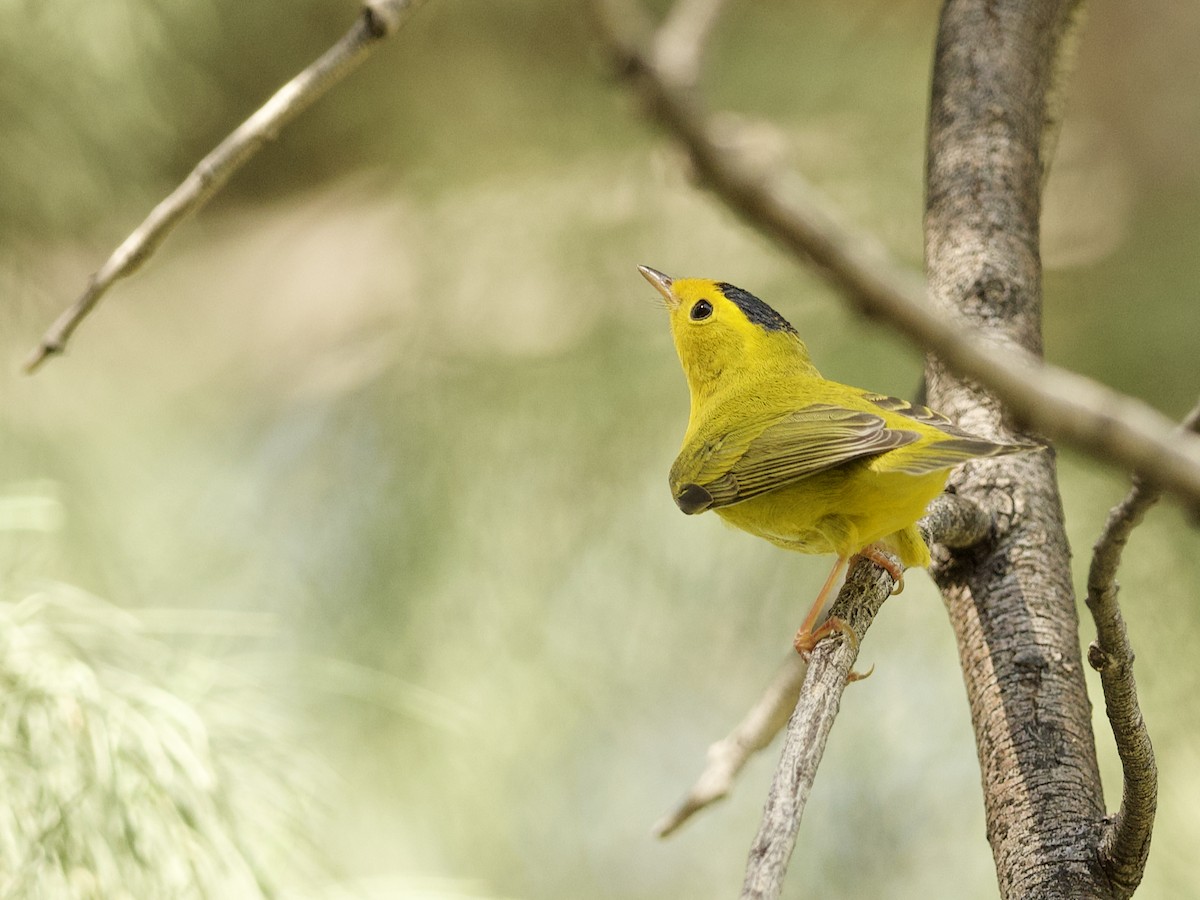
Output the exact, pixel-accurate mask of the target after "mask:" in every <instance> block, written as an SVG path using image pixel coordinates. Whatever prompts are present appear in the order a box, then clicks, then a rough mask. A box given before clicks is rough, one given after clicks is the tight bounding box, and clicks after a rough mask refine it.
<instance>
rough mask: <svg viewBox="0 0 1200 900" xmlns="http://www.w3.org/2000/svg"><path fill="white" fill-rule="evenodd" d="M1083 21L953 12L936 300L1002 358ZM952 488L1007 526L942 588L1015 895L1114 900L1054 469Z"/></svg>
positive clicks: (1031, 300)
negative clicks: (996, 347)
mask: <svg viewBox="0 0 1200 900" xmlns="http://www.w3.org/2000/svg"><path fill="white" fill-rule="evenodd" d="M1076 6H1077V4H1076V3H1075V2H1069V0H949V2H947V3H946V5H945V8H944V9H943V12H942V19H941V25H940V29H939V33H938V41H937V51H936V61H935V68H934V77H933V93H932V102H931V107H930V124H929V157H928V161H927V173H926V174H927V183H926V185H927V187H926V189H927V198H926V217H925V233H926V238H925V252H926V267H927V271H928V277H929V285H930V291H931V294H932V296H933V298H934V301H935V302H936V303H938V304H940V305H943V306H945V307H947V308H952V309H954V310H955V311H956V312H957V313H958V314H959V315H961V316H963V317H964V318H965V320H966V321H967V323H968V324H969V325H970V326H971V327H973V328H975V329H978V330H979V332H981V333H982V334H985V335H987V336H988V337H989V338H990V339H992V340H994V341H996V342H997V343H999V344H1001V345H1004V344H1012V345H1019V346H1021V347H1024V348H1025V349H1027V350H1030V351H1033V352H1035V353H1038V354H1040V353H1041V350H1042V339H1041V262H1040V258H1039V254H1038V217H1039V213H1040V207H1041V186H1042V182H1043V175H1044V171H1045V170H1046V169H1047V168H1048V166H1049V159H1048V158H1044V157H1047V156H1048V155H1049V153H1050V152H1052V150H1051V148H1050V144H1052V142H1053V141H1052V134H1053V132H1054V131H1055V130H1056V123H1055V121H1054V120H1055V111H1054V110H1053V108H1052V107H1053V102H1052V99H1053V98H1052V96H1051V93H1050V92H1051V89H1052V82H1053V81H1054V80H1055V77H1056V73H1057V69H1058V67H1059V60H1060V59H1061V55H1060V52H1061V44H1062V42H1063V38H1064V35H1065V34H1066V33H1067V32H1068V31H1069V30H1070V28H1071V25H1072V19H1073V16H1074V14H1075V11H1076ZM1047 135H1051V138H1050V139H1047ZM927 381H928V388H929V397H930V405H931V406H933V407H934V408H935V409H938V410H941V411H942V412H945V413H947V414H949V415H951V416H953V417H954V418H956V419H958V421H960V422H961V423H962V424H963V425H964V426H965V427H967V428H968V429H970V430H971V431H976V432H980V433H985V434H987V433H994V432H995V431H996V429H997V428H998V427H1003V426H1001V424H1000V417H999V411H998V408H997V405H996V403H995V401H994V400H993V399H992V398H991V397H989V396H987V395H986V394H984V393H982V392H981V391H980V390H979V389H978V388H977V387H976V386H974V385H972V384H970V383H967V382H964V381H962V380H961V379H958V378H956V377H954V376H952V375H950V374H949V373H948V372H947V371H946V370H945V369H944V368H943V367H942V366H940V365H939V364H938V362H937V360H930V362H929V365H928V367H927ZM1010 424H1011V423H1010ZM954 484H955V486H956V488H957V490H958V491H959V492H960V493H961V494H963V495H964V496H966V497H969V498H970V499H972V500H975V501H976V502H978V503H979V504H981V505H982V506H983V507H984V508H985V509H987V510H990V511H992V512H993V513H994V514H995V516H996V521H997V536H996V538H995V539H994V540H993V541H991V542H986V543H984V544H983V545H981V546H980V547H979V548H977V549H976V550H975V551H973V552H968V553H965V554H962V555H957V556H954V557H953V558H951V559H949V560H948V561H947V560H946V559H942V560H941V561H940V562H939V564H938V565H937V566H936V567H935V571H934V574H935V578H936V579H937V581H938V583H939V585H940V586H941V588H942V592H943V594H944V597H945V600H946V604H947V607H948V609H949V612H950V619H951V622H952V623H953V626H954V631H955V634H956V636H957V641H958V649H959V654H960V658H961V662H962V668H963V677H964V680H965V682H966V688H967V696H968V700H969V703H970V709H971V720H972V724H973V726H974V729H975V739H976V744H977V747H978V751H979V763H980V767H981V770H982V776H983V786H984V799H985V808H986V815H987V836H988V840H989V842H990V843H991V846H992V853H993V855H994V857H995V862H996V870H997V875H998V879H999V885H1000V893H1001V896H1002V897H1005V898H1017V897H1021V898H1024V897H1036V898H1050V897H1070V898H1085V897H1111V896H1114V893H1113V890H1112V888H1111V886H1110V885H1109V884H1108V883H1107V881H1106V879H1105V877H1104V874H1103V872H1102V871H1101V868H1100V865H1099V857H1098V853H1097V847H1098V844H1099V837H1100V830H1101V825H1102V820H1103V816H1104V807H1103V796H1102V793H1101V788H1100V777H1099V772H1098V770H1097V765H1096V757H1095V742H1094V738H1093V734H1092V728H1091V716H1090V713H1091V706H1090V704H1089V701H1088V698H1087V693H1086V688H1085V684H1084V671H1083V661H1082V660H1081V658H1080V646H1079V622H1078V618H1077V615H1076V606H1075V597H1074V594H1073V591H1072V587H1071V570H1070V549H1069V547H1068V545H1067V538H1066V534H1065V531H1064V528H1063V516H1062V508H1061V503H1060V499H1059V493H1058V485H1057V480H1056V476H1055V464H1054V456H1053V453H1052V452H1050V451H1047V452H1044V453H1036V454H1024V455H1021V456H1016V457H1007V458H1005V459H1002V460H996V461H982V462H978V463H974V464H971V465H968V466H966V467H964V468H963V469H961V470H960V471H959V472H958V473H957V474H956V476H955V478H954Z"/></svg>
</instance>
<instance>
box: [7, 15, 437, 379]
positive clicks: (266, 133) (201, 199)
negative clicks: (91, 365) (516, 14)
mask: <svg viewBox="0 0 1200 900" xmlns="http://www.w3.org/2000/svg"><path fill="white" fill-rule="evenodd" d="M419 3H420V0H367V2H366V3H364V6H363V11H362V14H361V15H360V16H359V17H358V19H356V20H355V23H354V25H353V27H352V28H351V29H350V30H349V31H347V32H346V34H344V35H343V36H342V37H341V38H340V39H339V40H338V41H337V43H335V44H334V45H333V46H332V47H330V48H329V49H328V50H326V51H325V53H323V54H322V55H321V56H320V57H319V58H318V59H317V60H316V61H315V62H313V63H312V64H311V65H309V66H308V67H307V68H306V69H304V71H302V72H300V74H298V75H296V76H295V77H294V78H293V79H292V80H291V81H289V82H288V83H287V84H285V85H284V86H283V87H281V88H280V89H279V90H278V91H276V92H275V94H274V96H272V97H271V99H270V100H268V101H267V102H266V103H264V104H263V105H262V106H261V107H260V108H259V109H258V110H257V111H256V112H255V113H254V114H253V115H252V116H250V118H248V119H247V120H246V121H245V122H243V123H242V124H241V125H239V126H238V127H237V128H236V129H235V130H234V131H233V132H232V133H231V134H230V135H229V136H228V137H226V138H225V140H223V141H221V143H220V144H218V145H217V146H216V147H215V148H214V149H213V150H212V151H211V152H210V153H209V154H208V155H207V156H205V157H204V158H203V159H202V160H200V162H199V163H197V164H196V167H195V168H194V169H192V171H191V172H190V173H188V176H187V177H186V178H185V179H184V180H183V182H182V183H181V184H180V185H179V186H178V187H177V188H175V190H173V191H172V192H171V193H170V194H169V195H168V196H167V197H166V198H165V199H164V200H162V201H161V202H160V203H159V204H158V205H157V206H156V207H154V209H153V210H151V212H150V215H149V216H147V217H146V219H145V221H144V222H142V224H141V225H139V226H138V227H137V228H136V229H134V231H133V232H132V233H131V234H130V235H129V236H128V237H127V238H125V240H124V241H122V242H121V245H120V246H119V247H117V249H116V250H114V251H113V253H112V255H111V256H110V257H109V258H108V260H107V262H105V263H104V265H103V266H101V267H100V268H99V269H98V270H97V271H96V272H95V274H93V275H92V277H91V278H90V279H89V280H88V285H87V288H86V289H85V290H84V292H83V293H82V294H81V295H80V296H79V298H78V299H77V300H76V301H75V302H74V303H73V304H72V305H71V306H70V307H68V308H67V309H66V310H65V311H64V312H63V313H62V315H60V316H59V317H58V318H57V319H56V320H55V321H54V324H53V325H51V326H50V328H49V329H48V330H47V331H46V333H45V334H44V335H43V336H42V339H41V341H40V342H39V343H38V345H37V346H36V347H34V349H33V350H32V351H31V352H30V353H29V355H28V356H27V357H26V359H25V362H24V364H23V368H24V369H25V371H26V372H28V373H32V372H35V371H36V370H37V369H38V367H39V366H41V365H42V363H44V362H45V361H46V360H47V359H49V358H50V357H51V356H56V355H58V354H61V353H62V352H63V350H65V349H66V345H67V341H69V340H70V338H71V335H72V333H74V331H75V329H76V328H78V327H79V324H80V323H81V322H82V321H83V320H84V319H85V318H86V317H87V315H88V314H89V313H90V312H91V311H92V310H93V309H94V308H95V306H96V304H97V303H99V302H100V298H101V297H103V296H104V294H105V293H106V292H107V291H108V289H109V288H110V287H112V285H113V283H114V282H116V281H117V280H119V279H121V278H124V277H125V276H127V275H132V274H133V273H134V272H136V271H137V270H138V268H139V267H140V266H141V265H142V263H144V262H145V261H146V260H147V259H148V258H149V257H150V256H151V255H152V254H153V253H154V251H155V250H156V249H158V245H159V244H161V243H162V241H163V239H164V238H165V237H166V236H167V235H168V234H170V233H171V231H172V230H174V228H175V226H176V225H178V224H179V223H180V222H181V221H182V220H183V219H184V218H185V217H187V216H188V215H190V214H191V213H194V212H195V211H196V210H198V209H199V208H200V207H201V206H203V205H204V204H205V203H206V202H207V201H208V200H209V199H210V198H211V197H212V196H213V195H214V194H216V193H217V191H219V190H220V189H221V187H222V186H223V185H224V184H225V182H226V181H228V180H229V177H230V176H231V175H232V174H233V173H234V172H236V171H237V170H238V169H239V168H241V166H242V165H243V164H244V163H245V162H246V161H247V160H249V159H250V158H251V157H253V156H254V155H255V154H256V153H258V151H259V150H261V149H262V148H263V146H264V145H265V144H266V143H267V142H268V141H271V140H273V139H274V138H275V137H276V135H278V133H279V131H280V129H282V128H283V127H284V126H285V125H287V124H288V123H289V122H290V121H291V120H292V119H294V118H295V117H296V116H297V115H299V114H300V113H301V112H303V111H304V110H305V109H307V108H308V106H309V105H310V104H311V103H312V102H313V101H314V100H316V99H317V98H318V97H320V96H321V95H322V94H324V93H325V91H327V90H328V89H329V88H330V87H332V86H333V85H334V84H336V83H337V82H339V81H341V80H342V78H344V77H345V76H346V75H348V74H349V73H350V72H351V71H353V70H354V69H355V68H356V67H357V66H358V64H359V63H361V62H362V61H363V60H364V59H366V57H367V55H368V54H369V53H370V52H371V51H372V50H374V49H375V47H376V46H378V45H379V43H380V42H381V41H382V40H383V39H385V38H387V37H389V36H391V35H392V34H394V33H395V32H396V31H397V30H398V29H399V27H400V26H401V24H403V23H404V21H405V20H406V19H407V18H408V16H409V15H410V14H411V13H412V12H413V11H414V10H415V9H416V7H417V6H418V5H419Z"/></svg>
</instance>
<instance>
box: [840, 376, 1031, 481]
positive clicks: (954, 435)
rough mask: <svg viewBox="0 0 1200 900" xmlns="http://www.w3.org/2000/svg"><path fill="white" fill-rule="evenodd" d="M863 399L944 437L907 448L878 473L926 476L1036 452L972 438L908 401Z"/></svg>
mask: <svg viewBox="0 0 1200 900" xmlns="http://www.w3.org/2000/svg"><path fill="white" fill-rule="evenodd" d="M863 398H864V399H866V400H869V401H871V402H872V403H874V404H875V405H876V406H878V407H879V408H880V409H885V410H887V411H889V412H897V413H900V414H901V415H903V416H907V417H908V418H910V419H914V420H916V421H917V422H920V423H922V424H924V425H932V426H934V427H935V428H937V429H938V430H939V431H941V432H942V433H943V434H944V435H945V439H943V440H931V441H926V442H924V443H923V444H921V445H920V446H918V447H910V448H909V449H907V450H905V451H904V452H903V453H893V454H891V455H890V456H888V457H886V458H885V459H881V460H880V461H879V464H878V469H879V471H881V472H903V473H904V474H906V475H925V474H928V473H930V472H937V471H939V470H941V469H952V468H954V467H955V466H957V465H958V464H959V463H964V462H966V461H967V460H968V459H978V458H980V457H983V456H1003V455H1005V454H1006V453H1020V452H1022V451H1025V450H1035V449H1037V445H1036V444H1027V443H1022V442H1016V443H1001V442H998V441H990V440H988V439H987V438H982V437H979V436H978V435H974V434H971V433H970V432H969V431H966V430H964V429H962V428H960V427H959V426H957V425H955V424H954V423H953V422H951V421H950V420H949V419H947V418H946V417H945V416H943V415H942V414H941V413H937V412H934V411H933V410H931V409H928V408H926V407H924V406H916V405H914V404H912V403H909V402H908V401H907V400H900V399H898V398H896V397H888V396H885V395H883V394H864V395H863Z"/></svg>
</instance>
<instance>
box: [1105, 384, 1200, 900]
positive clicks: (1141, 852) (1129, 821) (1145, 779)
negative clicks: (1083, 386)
mask: <svg viewBox="0 0 1200 900" xmlns="http://www.w3.org/2000/svg"><path fill="white" fill-rule="evenodd" d="M1181 427H1182V428H1185V429H1188V430H1189V431H1196V430H1197V429H1200V405H1197V406H1196V407H1195V408H1193V409H1192V411H1191V412H1190V413H1188V415H1187V417H1186V418H1185V419H1184V420H1183V423H1182V425H1181ZM1161 495H1162V491H1161V490H1159V489H1158V488H1157V487H1154V486H1153V485H1150V484H1147V483H1146V482H1144V481H1143V480H1141V479H1140V478H1135V479H1134V482H1133V486H1132V487H1131V488H1130V489H1129V493H1128V494H1126V495H1125V498H1124V499H1123V500H1122V501H1121V502H1120V503H1118V504H1117V505H1116V506H1114V507H1113V508H1112V510H1111V511H1110V512H1109V514H1108V520H1107V521H1106V522H1105V524H1104V529H1103V531H1102V532H1101V533H1100V537H1099V538H1098V539H1097V540H1096V544H1095V546H1094V548H1093V550H1092V562H1091V566H1090V568H1089V569H1088V590H1087V605H1088V609H1089V610H1090V611H1091V613H1092V619H1093V620H1094V621H1095V623H1096V640H1095V641H1094V642H1093V643H1092V645H1091V646H1090V647H1089V648H1088V662H1089V663H1090V664H1091V666H1092V668H1093V669H1095V670H1096V671H1097V672H1099V673H1100V684H1101V687H1102V689H1103V691H1104V707H1105V711H1106V712H1107V713H1108V720H1109V723H1110V724H1111V726H1112V731H1113V738H1114V739H1115V741H1116V744H1117V753H1118V755H1119V756H1120V758H1121V780H1122V785H1121V807H1120V809H1119V810H1118V812H1117V814H1116V815H1115V816H1113V817H1112V819H1111V820H1110V821H1108V822H1106V823H1105V826H1104V831H1103V833H1102V835H1101V839H1100V859H1101V864H1102V865H1103V866H1104V869H1105V871H1106V872H1107V873H1108V875H1109V878H1110V879H1111V880H1112V882H1113V884H1115V885H1117V886H1118V887H1119V888H1120V889H1121V890H1123V891H1126V892H1127V895H1132V894H1133V891H1134V889H1135V888H1136V887H1137V886H1138V884H1140V883H1141V880H1142V873H1143V872H1144V871H1145V867H1146V859H1147V858H1148V856H1149V853H1150V836H1151V833H1152V831H1153V828H1154V816H1155V812H1156V810H1157V808H1158V768H1157V766H1156V765H1155V761H1154V748H1153V746H1152V745H1151V743H1150V735H1149V733H1148V732H1147V730H1146V723H1145V720H1144V719H1143V718H1142V712H1141V707H1140V705H1139V703H1138V696H1137V683H1136V681H1135V680H1134V676H1133V660H1134V654H1133V647H1132V646H1131V645H1130V642H1129V632H1128V631H1127V629H1126V627H1125V619H1124V617H1123V616H1122V615H1121V608H1120V605H1119V604H1118V602H1117V592H1118V585H1117V580H1116V577H1117V569H1118V567H1119V566H1120V564H1121V555H1122V552H1123V551H1124V549H1125V544H1126V543H1127V542H1128V541H1129V537H1130V535H1131V534H1132V533H1133V529H1134V528H1136V527H1137V526H1138V525H1139V524H1140V523H1141V521H1142V519H1143V518H1144V517H1145V515H1146V512H1147V511H1148V510H1149V509H1150V507H1151V506H1153V505H1154V504H1155V503H1156V502H1158V499H1159V497H1160V496H1161Z"/></svg>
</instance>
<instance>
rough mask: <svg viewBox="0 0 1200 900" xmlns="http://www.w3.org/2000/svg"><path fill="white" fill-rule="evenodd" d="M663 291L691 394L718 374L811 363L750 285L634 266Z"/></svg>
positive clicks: (704, 389)
mask: <svg viewBox="0 0 1200 900" xmlns="http://www.w3.org/2000/svg"><path fill="white" fill-rule="evenodd" d="M638 271H639V272H641V273H642V275H643V276H644V277H645V279H646V280H647V281H649V282H650V283H651V284H652V285H654V287H655V289H656V290H657V291H658V292H659V294H661V295H662V299H663V305H664V306H666V308H667V313H668V315H669V316H670V318H671V336H672V337H673V338H674V339H675V350H676V351H677V352H678V353H679V361H680V362H681V363H682V364H683V371H684V374H685V375H686V376H687V380H688V386H689V387H690V388H691V389H692V394H693V396H695V395H696V394H701V395H704V394H710V393H712V391H713V389H714V388H715V387H716V384H717V381H718V379H719V378H720V377H721V376H722V375H733V374H734V373H735V372H738V371H742V370H753V369H758V370H768V371H769V370H774V369H775V368H776V367H778V366H787V367H789V368H793V369H794V368H795V367H796V366H800V367H802V368H806V369H811V370H812V373H813V374H816V369H814V368H813V367H812V363H811V362H810V361H809V358H808V350H807V349H806V348H805V346H804V343H803V342H802V341H801V340H800V336H799V335H798V334H796V329H795V328H793V327H792V326H791V324H790V323H789V322H788V320H787V319H785V318H784V317H783V316H781V315H780V314H779V313H777V312H776V311H775V310H773V309H772V308H771V307H769V306H768V305H767V304H766V303H764V302H763V301H761V300H759V299H758V298H757V297H755V296H754V295H753V294H751V293H750V292H749V291H744V290H742V289H741V288H739V287H734V286H733V285H732V284H729V283H727V282H724V281H711V280H709V279H707V278H671V277H670V276H669V275H664V274H663V273H662V272H659V271H658V270H657V269H651V268H650V267H649V266H638Z"/></svg>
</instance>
